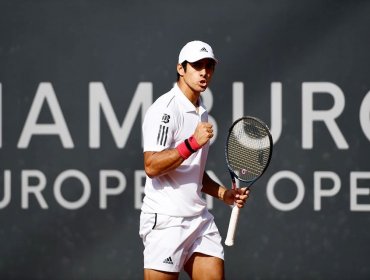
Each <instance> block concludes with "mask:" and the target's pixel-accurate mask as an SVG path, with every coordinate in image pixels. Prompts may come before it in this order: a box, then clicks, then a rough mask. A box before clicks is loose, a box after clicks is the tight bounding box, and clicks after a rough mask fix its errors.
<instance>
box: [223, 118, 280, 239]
mask: <svg viewBox="0 0 370 280" xmlns="http://www.w3.org/2000/svg"><path fill="white" fill-rule="evenodd" d="M244 119H253V120H254V121H256V122H258V123H260V124H261V125H262V126H263V127H264V128H265V130H266V132H267V133H266V134H267V136H268V138H269V142H270V150H269V155H268V160H267V162H266V164H265V167H264V169H263V170H262V172H261V174H259V175H258V176H257V177H255V178H254V179H253V180H245V179H242V178H239V176H238V175H237V174H236V173H235V172H234V171H233V170H232V168H231V167H230V163H229V159H228V145H227V143H228V142H229V138H230V135H231V132H232V130H233V128H234V126H235V125H236V124H237V123H238V122H240V121H242V120H244ZM272 149H273V140H272V136H271V132H270V129H269V127H268V126H267V125H266V124H265V123H264V122H263V121H262V120H260V119H258V118H256V117H251V116H244V117H241V118H239V119H237V120H235V121H234V122H233V124H232V125H231V126H230V128H229V133H228V135H227V139H226V144H225V157H226V164H227V168H228V169H229V172H230V176H231V182H232V189H233V190H235V189H236V188H237V186H236V180H235V179H238V180H239V181H241V182H244V183H247V184H248V187H247V189H249V188H250V187H251V186H252V185H253V184H254V183H255V182H256V181H257V180H258V179H259V178H260V177H261V176H262V175H263V174H264V173H265V171H266V169H267V167H268V166H269V164H270V161H271V157H272ZM239 214H240V208H239V207H237V206H236V205H234V206H233V208H232V211H231V216H230V222H229V227H228V230H227V236H226V239H225V245H227V246H233V245H234V239H235V233H236V226H237V223H238V220H239Z"/></svg>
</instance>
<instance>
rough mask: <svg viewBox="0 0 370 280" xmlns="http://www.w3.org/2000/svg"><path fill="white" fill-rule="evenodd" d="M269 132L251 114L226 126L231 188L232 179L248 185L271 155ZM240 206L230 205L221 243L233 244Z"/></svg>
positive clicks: (233, 184)
mask: <svg viewBox="0 0 370 280" xmlns="http://www.w3.org/2000/svg"><path fill="white" fill-rule="evenodd" d="M272 147H273V142H272V136H271V133H270V130H269V128H268V126H267V125H266V124H265V123H263V122H262V121H261V120H259V119H257V118H255V117H250V116H246V117H242V118H240V119H238V120H236V121H235V122H234V123H233V124H232V125H231V127H230V129H229V135H228V136H227V141H226V146H225V156H226V163H227V167H228V168H229V171H230V175H231V181H232V188H233V189H236V187H237V186H236V181H235V179H238V180H239V181H241V182H245V183H247V184H248V188H250V187H251V186H252V185H253V183H254V182H256V181H257V179H258V178H260V177H261V176H262V174H263V173H264V172H265V170H266V168H267V166H268V165H269V163H270V160H271V155H272ZM239 212H240V208H238V207H237V206H235V205H234V206H233V208H232V211H231V217H230V222H229V228H228V231H227V236H226V240H225V245H227V246H233V245H234V238H235V232H236V227H237V223H238V219H239Z"/></svg>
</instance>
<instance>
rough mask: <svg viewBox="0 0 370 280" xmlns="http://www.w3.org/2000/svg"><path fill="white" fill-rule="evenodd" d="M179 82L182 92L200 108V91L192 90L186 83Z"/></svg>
mask: <svg viewBox="0 0 370 280" xmlns="http://www.w3.org/2000/svg"><path fill="white" fill-rule="evenodd" d="M177 84H178V86H179V88H180V90H181V91H182V93H183V94H184V95H185V96H186V98H187V99H189V101H190V102H191V103H193V105H194V106H195V107H196V108H198V107H199V97H200V92H197V91H194V90H192V89H191V88H190V87H189V86H187V85H186V84H184V83H181V82H178V83H177Z"/></svg>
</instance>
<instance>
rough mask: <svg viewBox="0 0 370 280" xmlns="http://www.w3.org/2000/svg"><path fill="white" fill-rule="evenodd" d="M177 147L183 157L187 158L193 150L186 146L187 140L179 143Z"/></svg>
mask: <svg viewBox="0 0 370 280" xmlns="http://www.w3.org/2000/svg"><path fill="white" fill-rule="evenodd" d="M176 149H177V151H178V152H179V154H180V156H181V157H182V158H183V159H187V158H188V157H190V156H191V154H192V152H191V151H190V150H189V149H188V147H186V144H185V141H184V142H182V143H181V144H180V145H178V146H177V147H176Z"/></svg>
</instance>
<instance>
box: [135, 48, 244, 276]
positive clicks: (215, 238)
mask: <svg viewBox="0 0 370 280" xmlns="http://www.w3.org/2000/svg"><path fill="white" fill-rule="evenodd" d="M216 64H217V59H216V58H215V56H214V53H213V50H212V48H211V46H210V45H208V44H207V43H204V42H201V41H191V42H189V43H187V44H186V45H185V46H184V47H183V48H182V49H181V51H180V54H179V59H178V64H177V83H176V84H175V86H174V87H173V88H172V89H171V90H170V91H169V92H167V93H165V94H164V95H162V96H161V97H159V98H158V99H157V100H156V101H155V102H154V103H153V104H152V106H151V107H150V108H149V109H148V111H147V112H146V116H145V118H144V122H143V126H142V129H143V139H144V166H145V172H146V174H147V177H146V183H145V196H144V200H143V206H142V209H141V210H142V211H141V216H140V236H141V238H142V239H143V243H144V247H145V249H144V279H146V280H148V279H178V277H179V273H180V271H181V270H182V269H184V270H185V271H186V272H187V273H188V274H189V276H190V277H191V278H192V279H202V280H206V279H224V250H223V247H222V244H221V236H220V234H219V231H218V229H217V227H216V225H215V222H214V218H213V216H212V215H211V214H210V213H209V212H208V210H207V207H206V202H205V200H204V199H203V198H202V195H201V193H202V192H203V193H206V194H209V195H211V196H214V197H216V198H218V199H220V200H222V201H224V202H225V203H226V204H228V205H231V204H233V203H235V204H236V205H237V206H238V207H240V208H241V207H243V206H244V203H245V202H246V199H247V198H248V195H249V190H246V189H245V188H242V189H237V190H231V189H229V188H226V187H224V186H220V185H219V184H218V183H216V182H215V181H213V180H212V179H211V178H210V177H209V176H208V175H207V173H206V172H205V164H206V159H207V154H208V149H209V141H210V139H211V138H212V137H213V128H212V124H210V123H209V122H208V114H207V110H206V108H205V107H204V104H203V103H202V100H201V99H200V95H201V93H202V92H204V91H205V90H206V88H207V87H208V86H209V83H210V81H211V79H212V76H213V73H214V71H215V66H216Z"/></svg>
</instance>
